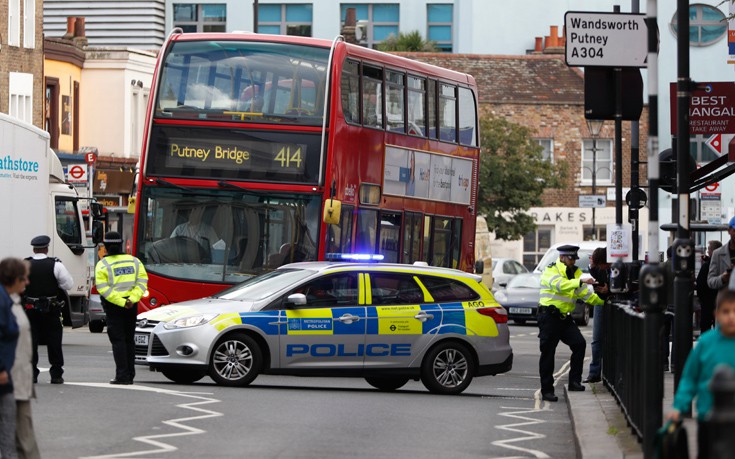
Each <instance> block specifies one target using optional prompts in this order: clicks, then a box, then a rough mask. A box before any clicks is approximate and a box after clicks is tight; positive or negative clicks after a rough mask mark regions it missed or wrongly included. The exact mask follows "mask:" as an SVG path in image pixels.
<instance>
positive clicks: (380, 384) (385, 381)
mask: <svg viewBox="0 0 735 459" xmlns="http://www.w3.org/2000/svg"><path fill="white" fill-rule="evenodd" d="M365 381H367V383H368V384H370V385H371V386H373V387H374V388H376V389H380V390H382V391H384V392H390V391H394V390H396V389H400V388H401V387H403V386H405V385H406V383H407V382H408V378H400V377H395V378H390V377H387V378H386V377H383V378H381V377H367V378H365Z"/></svg>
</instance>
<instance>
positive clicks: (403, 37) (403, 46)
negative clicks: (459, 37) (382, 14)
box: [378, 30, 439, 53]
mask: <svg viewBox="0 0 735 459" xmlns="http://www.w3.org/2000/svg"><path fill="white" fill-rule="evenodd" d="M378 50H380V51H409V52H424V53H435V52H438V51H439V49H438V48H437V47H436V42H433V41H428V40H424V39H423V38H422V37H421V34H420V33H419V31H418V30H414V31H413V32H409V33H403V32H399V33H398V36H397V37H396V36H395V35H393V34H390V36H389V37H388V38H386V39H385V40H383V42H382V43H379V44H378Z"/></svg>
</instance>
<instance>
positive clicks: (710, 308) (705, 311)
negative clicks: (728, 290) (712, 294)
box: [699, 298, 715, 333]
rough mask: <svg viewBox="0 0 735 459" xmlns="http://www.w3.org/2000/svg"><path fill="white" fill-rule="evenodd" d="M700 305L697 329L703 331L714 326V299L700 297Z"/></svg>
mask: <svg viewBox="0 0 735 459" xmlns="http://www.w3.org/2000/svg"><path fill="white" fill-rule="evenodd" d="M700 305H701V306H702V309H701V312H700V314H699V330H700V331H701V332H702V333H704V332H706V331H707V330H709V329H711V328H713V327H714V326H715V301H714V299H711V300H710V299H709V298H707V299H704V298H703V299H702V300H701V301H700Z"/></svg>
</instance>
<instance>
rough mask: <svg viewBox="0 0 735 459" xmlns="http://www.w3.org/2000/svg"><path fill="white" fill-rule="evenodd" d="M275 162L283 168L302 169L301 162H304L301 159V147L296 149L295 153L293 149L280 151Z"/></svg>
mask: <svg viewBox="0 0 735 459" xmlns="http://www.w3.org/2000/svg"><path fill="white" fill-rule="evenodd" d="M273 161H276V162H277V163H280V166H281V167H282V168H295V169H300V168H301V162H302V161H303V159H302V158H301V147H298V148H296V150H294V151H293V152H292V151H291V147H283V148H281V149H280V150H279V151H278V153H277V154H276V156H275V158H273Z"/></svg>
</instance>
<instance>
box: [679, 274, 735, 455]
mask: <svg viewBox="0 0 735 459" xmlns="http://www.w3.org/2000/svg"><path fill="white" fill-rule="evenodd" d="M715 320H716V322H717V326H716V327H715V328H714V329H712V330H709V331H707V332H705V333H704V334H703V335H702V336H700V337H699V340H698V341H697V345H696V346H694V349H692V352H690V353H689V357H687V361H686V364H685V365H684V372H683V373H682V375H681V379H680V380H679V386H678V387H677V389H676V395H675V396H674V404H673V411H671V412H670V413H669V414H668V415H667V419H671V420H674V421H678V420H679V419H680V418H681V416H682V415H685V414H687V415H688V414H691V413H690V409H691V405H692V401H693V400H694V399H696V402H697V445H698V449H699V454H698V457H699V458H700V459H706V458H708V457H709V445H710V439H709V428H708V424H707V422H706V419H707V417H708V416H709V413H710V411H711V410H712V401H713V399H712V392H711V391H710V385H709V383H710V380H711V379H712V375H713V374H714V372H715V370H716V369H717V367H718V366H720V365H723V364H724V365H728V366H730V367H731V368H733V369H735V291H732V290H729V289H723V290H720V292H719V293H718V294H717V304H716V306H715Z"/></svg>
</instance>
